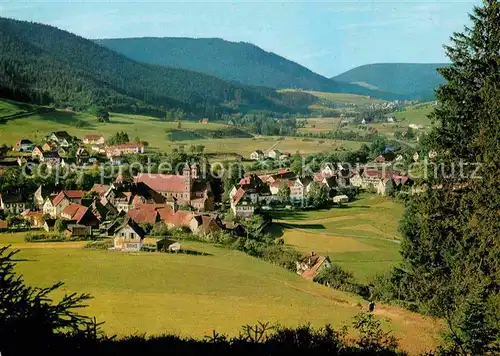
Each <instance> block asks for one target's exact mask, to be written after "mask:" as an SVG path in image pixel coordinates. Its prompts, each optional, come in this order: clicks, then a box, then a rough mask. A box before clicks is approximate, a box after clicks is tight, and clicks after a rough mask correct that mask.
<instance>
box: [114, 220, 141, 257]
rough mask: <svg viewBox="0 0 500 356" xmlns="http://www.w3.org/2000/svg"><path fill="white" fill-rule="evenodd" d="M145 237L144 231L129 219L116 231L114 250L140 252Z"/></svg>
mask: <svg viewBox="0 0 500 356" xmlns="http://www.w3.org/2000/svg"><path fill="white" fill-rule="evenodd" d="M145 235H146V234H145V233H144V230H143V229H142V228H141V227H140V226H139V225H137V224H136V223H135V222H133V221H132V219H130V218H129V217H127V218H126V219H125V221H124V222H123V224H122V225H121V226H119V227H118V228H117V229H116V230H115V235H114V236H115V238H114V240H113V248H114V249H115V250H118V251H140V250H141V248H142V245H143V243H144V237H145Z"/></svg>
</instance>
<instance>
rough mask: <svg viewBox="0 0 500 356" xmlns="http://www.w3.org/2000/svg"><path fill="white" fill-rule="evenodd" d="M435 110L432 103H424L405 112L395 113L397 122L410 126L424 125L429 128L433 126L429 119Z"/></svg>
mask: <svg viewBox="0 0 500 356" xmlns="http://www.w3.org/2000/svg"><path fill="white" fill-rule="evenodd" d="M433 110H434V105H433V104H432V103H422V104H418V105H414V106H410V107H407V108H405V109H404V110H403V111H398V112H395V113H394V116H395V117H396V120H397V121H399V122H402V123H404V124H406V126H408V125H409V124H416V125H424V126H426V127H429V126H431V125H432V122H431V120H430V119H429V118H428V117H427V116H428V115H429V114H430V113H431V112H432V111H433Z"/></svg>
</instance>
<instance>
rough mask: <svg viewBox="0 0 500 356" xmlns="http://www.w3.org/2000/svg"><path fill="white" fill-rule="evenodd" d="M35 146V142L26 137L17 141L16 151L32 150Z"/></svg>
mask: <svg viewBox="0 0 500 356" xmlns="http://www.w3.org/2000/svg"><path fill="white" fill-rule="evenodd" d="M34 148H35V144H34V143H33V142H31V141H30V140H28V139H26V138H24V139H22V140H19V141H17V142H16V145H15V146H14V151H18V152H31V151H33V149H34Z"/></svg>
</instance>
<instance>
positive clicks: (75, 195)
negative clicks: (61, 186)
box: [52, 190, 84, 206]
mask: <svg viewBox="0 0 500 356" xmlns="http://www.w3.org/2000/svg"><path fill="white" fill-rule="evenodd" d="M83 194H84V191H83V190H63V191H61V192H60V193H59V194H57V195H56V197H55V198H54V200H52V204H53V205H54V206H58V205H59V204H60V203H61V202H62V201H63V199H64V198H68V199H70V200H71V199H81V198H82V197H83Z"/></svg>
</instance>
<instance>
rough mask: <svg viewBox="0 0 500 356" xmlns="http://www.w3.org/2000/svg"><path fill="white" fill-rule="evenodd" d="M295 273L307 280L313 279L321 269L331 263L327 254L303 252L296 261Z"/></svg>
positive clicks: (328, 266) (329, 265)
mask: <svg viewBox="0 0 500 356" xmlns="http://www.w3.org/2000/svg"><path fill="white" fill-rule="evenodd" d="M296 267H297V274H298V275H300V276H301V277H302V278H305V279H307V280H310V281H312V280H314V277H316V276H317V275H318V274H319V273H320V272H321V271H322V270H323V269H325V268H331V267H332V263H331V261H330V258H329V257H328V256H321V255H318V254H316V253H315V252H311V253H306V254H304V255H303V256H302V257H301V258H300V259H299V260H298V261H297V262H296Z"/></svg>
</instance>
